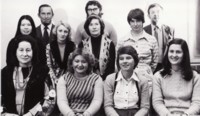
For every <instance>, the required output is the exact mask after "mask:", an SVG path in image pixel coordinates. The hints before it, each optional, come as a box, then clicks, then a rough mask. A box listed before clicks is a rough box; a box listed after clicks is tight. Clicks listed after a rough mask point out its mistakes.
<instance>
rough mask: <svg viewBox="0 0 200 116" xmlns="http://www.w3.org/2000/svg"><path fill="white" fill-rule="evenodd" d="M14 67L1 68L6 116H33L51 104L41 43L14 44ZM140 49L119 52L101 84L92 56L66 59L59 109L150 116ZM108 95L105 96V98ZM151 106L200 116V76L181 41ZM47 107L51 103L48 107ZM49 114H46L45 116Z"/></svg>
mask: <svg viewBox="0 0 200 116" xmlns="http://www.w3.org/2000/svg"><path fill="white" fill-rule="evenodd" d="M14 48H15V51H14V52H13V54H12V58H13V64H15V65H13V66H6V67H5V68H4V69H3V70H2V83H1V87H2V106H3V107H4V112H3V113H2V115H4V116H33V115H36V116H37V114H38V112H39V111H42V110H43V109H44V108H42V107H43V106H44V103H48V104H49V103H51V102H46V101H48V99H46V98H47V96H48V93H49V89H48V83H49V82H48V80H49V76H48V70H47V69H48V68H47V69H46V68H45V67H41V66H40V65H39V64H38V58H37V45H36V44H35V41H34V40H33V38H32V37H31V36H29V35H22V36H20V37H19V38H18V39H17V43H16V44H15V45H14ZM138 62H139V59H138V55H137V52H136V50H135V49H134V48H133V47H131V46H122V47H120V48H119V49H118V51H117V60H116V64H117V67H118V69H119V71H118V72H117V73H113V74H110V75H108V76H107V78H106V80H105V81H104V83H103V81H102V78H101V76H100V75H98V74H95V73H94V72H93V66H94V64H95V58H94V55H92V54H91V53H89V52H87V51H85V50H83V49H81V48H77V49H75V50H74V51H73V52H72V53H71V54H70V55H69V58H68V65H67V71H66V72H65V73H64V75H62V76H61V77H60V78H59V80H58V84H57V97H56V98H57V105H58V108H59V110H60V112H61V114H62V115H64V116H97V115H98V116H100V115H101V112H98V111H99V109H100V108H101V105H102V104H103V105H104V110H105V113H106V115H107V116H133V115H134V116H146V115H148V111H149V107H150V102H149V101H150V99H149V98H150V94H149V86H148V79H147V78H146V77H145V76H144V75H142V74H140V72H136V71H135V69H136V68H137V64H138ZM103 93H104V94H103ZM152 100H153V107H154V109H155V111H156V112H157V114H158V115H160V116H175V115H176V116H177V115H179V116H189V115H199V114H200V77H199V74H198V73H196V72H195V71H193V70H192V69H191V66H190V58H189V50H188V46H187V44H186V42H185V41H184V40H182V39H174V40H172V41H170V43H169V46H168V48H167V54H166V56H165V58H164V68H163V69H162V70H160V71H158V72H157V73H156V74H155V76H154V78H153V97H152ZM47 106H48V105H47ZM44 115H47V114H44Z"/></svg>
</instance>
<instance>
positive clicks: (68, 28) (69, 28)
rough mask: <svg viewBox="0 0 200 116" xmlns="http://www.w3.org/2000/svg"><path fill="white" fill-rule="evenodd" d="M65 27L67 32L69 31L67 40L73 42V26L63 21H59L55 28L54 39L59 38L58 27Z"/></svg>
mask: <svg viewBox="0 0 200 116" xmlns="http://www.w3.org/2000/svg"><path fill="white" fill-rule="evenodd" d="M61 25H62V26H64V27H65V28H66V29H67V30H68V35H67V38H66V40H72V38H71V35H72V32H71V31H72V30H71V26H70V25H69V24H68V23H67V22H63V21H59V22H58V23H57V24H56V25H55V27H54V28H53V31H52V32H53V35H54V37H55V38H57V37H56V35H57V29H58V27H59V26H61Z"/></svg>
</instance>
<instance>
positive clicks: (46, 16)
mask: <svg viewBox="0 0 200 116" xmlns="http://www.w3.org/2000/svg"><path fill="white" fill-rule="evenodd" d="M38 16H39V18H40V20H41V22H42V24H44V25H49V24H50V23H51V20H52V18H53V12H52V9H51V7H42V8H41V9H40V13H39V14H38Z"/></svg>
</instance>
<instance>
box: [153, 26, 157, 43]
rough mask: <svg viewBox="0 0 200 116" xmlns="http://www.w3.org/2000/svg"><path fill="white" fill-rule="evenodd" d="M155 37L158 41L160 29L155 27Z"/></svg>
mask: <svg viewBox="0 0 200 116" xmlns="http://www.w3.org/2000/svg"><path fill="white" fill-rule="evenodd" d="M154 36H155V38H156V39H157V41H158V27H157V26H155V27H154Z"/></svg>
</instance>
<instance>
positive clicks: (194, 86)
mask: <svg viewBox="0 0 200 116" xmlns="http://www.w3.org/2000/svg"><path fill="white" fill-rule="evenodd" d="M163 66H164V67H163V70H161V71H158V72H157V73H156V74H155V77H154V81H153V107H154V109H155V111H156V112H157V113H158V115H159V116H172V115H181V116H189V115H198V114H199V113H200V97H199V96H200V75H199V74H198V73H197V72H195V71H193V70H192V68H191V65H190V55H189V49H188V45H187V43H186V41H185V40H183V39H178V38H175V39H174V40H172V41H170V42H169V45H168V48H167V53H166V55H165V57H164V60H163Z"/></svg>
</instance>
